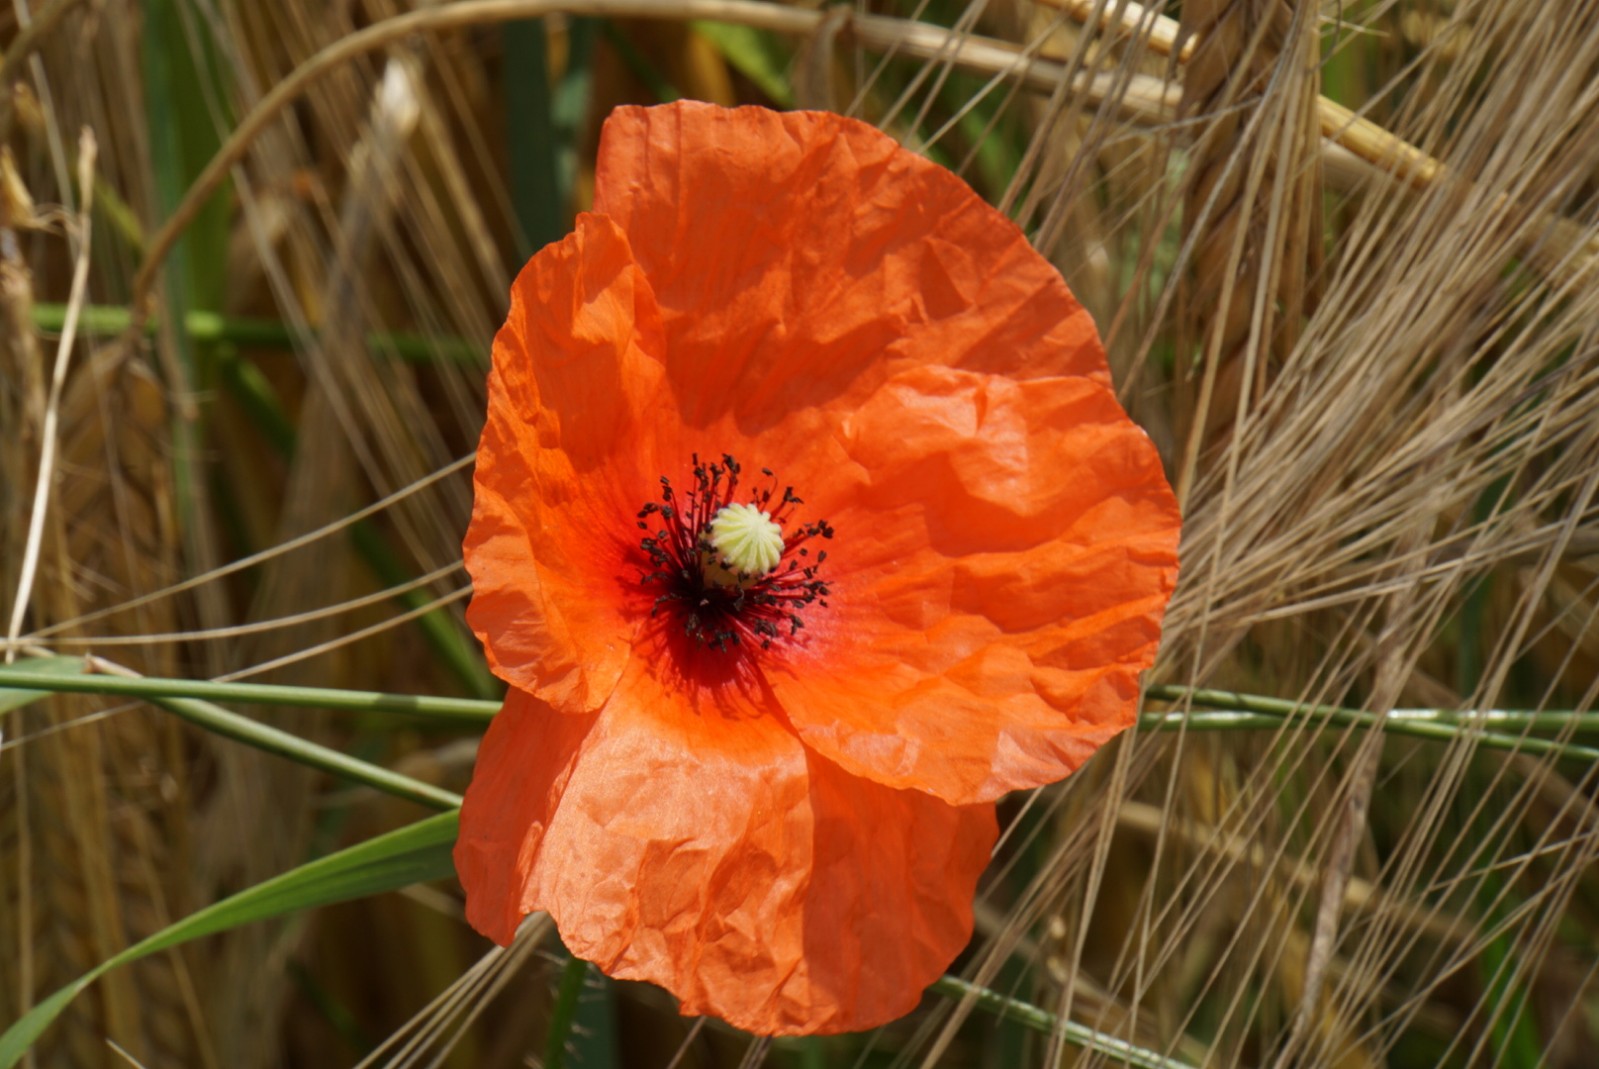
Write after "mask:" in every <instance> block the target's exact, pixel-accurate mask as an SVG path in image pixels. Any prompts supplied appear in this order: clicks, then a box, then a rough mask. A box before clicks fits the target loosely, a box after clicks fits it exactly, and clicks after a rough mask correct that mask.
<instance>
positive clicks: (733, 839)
mask: <svg viewBox="0 0 1599 1069" xmlns="http://www.w3.org/2000/svg"><path fill="white" fill-rule="evenodd" d="M661 688H662V684H661V682H660V681H659V680H656V679H654V678H652V677H651V676H650V674H649V673H648V672H647V671H643V670H638V671H630V672H629V674H628V676H627V677H625V679H624V681H623V683H622V685H621V686H620V687H619V688H618V689H617V691H616V693H615V694H614V695H613V698H612V700H611V702H610V704H608V705H607V706H606V708H605V710H604V711H603V712H601V713H597V714H594V715H591V716H563V715H560V714H557V713H554V712H553V711H551V710H549V709H547V708H545V707H543V706H542V704H541V703H539V702H538V701H537V699H534V698H531V697H529V696H527V695H524V694H521V693H520V692H512V695H511V697H510V699H509V700H508V701H507V703H506V707H505V709H504V711H503V712H502V713H501V714H500V715H499V716H497V717H496V718H495V719H494V722H493V723H492V724H491V725H490V727H489V732H488V735H487V736H486V737H485V739H484V741H483V747H482V752H481V756H480V758H479V763H478V768H477V771H476V774H475V776H474V779H473V784H472V786H473V790H472V791H471V792H469V793H468V795H467V802H466V805H465V807H464V808H463V810H462V813H461V839H460V845H459V846H458V847H457V849H456V865H457V868H458V870H459V872H460V875H461V880H462V882H463V883H464V884H465V885H466V886H467V887H468V888H470V889H471V891H472V893H471V894H470V895H469V896H468V899H467V916H468V919H469V920H470V921H471V922H472V924H473V925H474V926H475V927H477V928H478V929H479V930H481V931H483V932H485V933H487V934H488V935H490V936H491V937H492V938H494V939H495V940H497V941H499V942H501V943H505V942H509V941H510V938H511V936H512V934H513V933H514V932H515V930H516V926H517V924H518V923H519V922H520V920H521V919H522V917H523V916H525V915H526V914H527V913H529V912H532V911H533V910H536V909H545V910H548V911H549V913H550V914H551V916H553V917H554V918H555V921H556V923H557V925H558V926H559V928H560V932H561V938H562V939H563V940H564V941H565V943H566V945H567V947H568V948H569V949H570V950H571V951H572V952H573V953H574V954H576V955H578V956H579V957H583V958H586V959H588V960H590V961H593V962H595V963H596V964H597V965H599V966H600V968H601V969H603V970H604V971H605V972H606V973H608V974H610V975H611V976H615V977H619V978H623V979H634V980H650V981H654V982H656V983H659V984H661V985H663V986H665V987H666V988H667V989H668V990H670V991H672V992H673V993H674V994H676V995H677V996H678V998H679V999H680V1000H681V1002H682V1012H684V1013H686V1014H691V1013H692V1014H699V1013H714V1014H716V1015H717V1016H719V1017H722V1018H723V1019H725V1020H727V1021H729V1022H730V1023H732V1024H734V1025H736V1026H738V1027H740V1028H744V1029H746V1030H748V1031H752V1032H759V1033H763V1034H788V1033H807V1032H841V1031H852V1030H858V1029H862V1028H868V1027H872V1026H875V1025H877V1024H881V1023H882V1022H884V1021H888V1020H892V1019H894V1018H895V1017H899V1016H902V1015H904V1014H905V1013H907V1012H909V1011H910V1010H911V1009H913V1008H914V1007H915V1005H916V1003H917V1001H918V1000H919V998H920V996H921V992H922V990H923V989H924V988H925V987H926V986H927V985H928V984H929V983H931V982H932V981H933V980H934V979H935V978H936V977H937V976H938V975H939V974H940V972H942V970H943V969H944V968H945V966H947V965H948V963H949V961H950V959H951V958H953V957H954V956H955V954H956V953H957V952H958V951H959V950H960V948H961V947H962V946H964V945H965V943H966V940H967V938H968V937H969V936H970V934H971V927H972V916H971V899H972V893H973V890H974V889H975V886H976V883H977V877H978V874H979V873H981V871H982V869H983V867H984V866H985V865H986V864H987V861H988V855H989V850H990V849H991V848H992V846H993V842H994V838H995V834H996V826H995V822H994V814H993V809H992V807H990V806H969V807H953V806H948V805H945V804H944V803H942V802H940V801H938V800H937V799H935V798H931V797H929V796H928V795H926V794H923V793H920V792H917V791H896V790H892V789H889V788H886V787H882V786H879V785H878V784H875V783H872V782H870V781H867V780H863V779H860V778H858V777H855V776H852V775H850V774H848V773H846V772H844V771H843V770H841V769H839V768H838V767H837V766H835V765H833V764H832V763H830V762H828V761H827V760H826V759H825V758H822V757H820V756H818V755H816V754H815V753H813V752H810V751H808V750H807V749H806V748H805V747H804V746H803V745H801V744H800V742H799V740H798V739H797V738H795V737H794V735H793V734H792V733H791V732H789V731H788V730H787V729H786V728H785V727H784V726H783V724H782V721H781V719H780V718H778V717H774V716H767V717H751V718H747V719H742V720H734V719H729V718H727V717H726V716H725V715H723V714H721V713H718V712H707V713H705V714H703V715H702V716H689V717H684V716H681V715H677V712H676V710H675V709H674V708H673V705H672V700H671V695H670V694H669V693H663V692H662V689H661Z"/></svg>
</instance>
